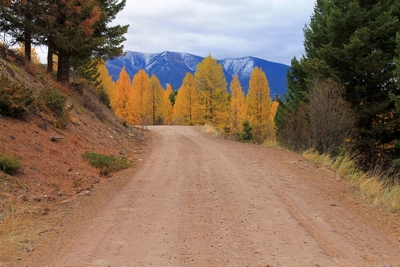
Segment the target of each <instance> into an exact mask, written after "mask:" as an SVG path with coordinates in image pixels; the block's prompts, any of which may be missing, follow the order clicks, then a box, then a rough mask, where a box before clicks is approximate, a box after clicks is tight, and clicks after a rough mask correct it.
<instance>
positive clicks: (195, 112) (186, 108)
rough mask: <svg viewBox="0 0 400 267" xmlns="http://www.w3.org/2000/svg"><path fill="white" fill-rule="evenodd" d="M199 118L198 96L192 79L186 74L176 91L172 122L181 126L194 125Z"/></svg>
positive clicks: (190, 75) (191, 76)
mask: <svg viewBox="0 0 400 267" xmlns="http://www.w3.org/2000/svg"><path fill="white" fill-rule="evenodd" d="M199 117H200V104H199V95H198V93H197V90H196V86H195V84H194V77H193V75H192V74H190V73H187V74H186V76H185V78H184V79H183V82H182V86H181V87H180V88H179V90H178V95H177V96H176V101H175V106H174V115H173V118H174V122H175V123H177V124H181V125H195V124H197V123H198V120H199Z"/></svg>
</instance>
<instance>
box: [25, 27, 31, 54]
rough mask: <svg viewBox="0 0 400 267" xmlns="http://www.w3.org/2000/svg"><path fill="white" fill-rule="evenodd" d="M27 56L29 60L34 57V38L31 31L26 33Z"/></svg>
mask: <svg viewBox="0 0 400 267" xmlns="http://www.w3.org/2000/svg"><path fill="white" fill-rule="evenodd" d="M25 56H26V58H27V59H28V61H31V59H32V39H31V35H30V34H29V33H27V32H26V33H25Z"/></svg>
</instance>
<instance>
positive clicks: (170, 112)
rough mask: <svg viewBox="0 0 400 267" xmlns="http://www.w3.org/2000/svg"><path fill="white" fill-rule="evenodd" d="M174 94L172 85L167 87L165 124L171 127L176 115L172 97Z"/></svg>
mask: <svg viewBox="0 0 400 267" xmlns="http://www.w3.org/2000/svg"><path fill="white" fill-rule="evenodd" d="M173 93H174V90H172V86H171V84H168V85H167V88H166V89H165V93H164V103H165V115H164V124H165V125H169V124H171V123H172V116H173V113H174V108H173V106H172V103H171V100H170V95H171V94H173Z"/></svg>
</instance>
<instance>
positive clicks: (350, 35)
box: [275, 0, 400, 181]
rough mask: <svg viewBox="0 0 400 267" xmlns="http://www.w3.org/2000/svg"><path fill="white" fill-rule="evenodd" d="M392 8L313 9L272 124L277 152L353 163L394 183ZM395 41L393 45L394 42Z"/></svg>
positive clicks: (398, 123) (351, 0) (397, 108)
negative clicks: (354, 158) (312, 152)
mask: <svg viewBox="0 0 400 267" xmlns="http://www.w3.org/2000/svg"><path fill="white" fill-rule="evenodd" d="M399 32H400V1H398V0H381V1H355V0H348V1H337V0H329V1H316V4H315V8H314V13H313V15H312V16H311V22H310V24H309V25H306V27H305V29H304V37H305V41H304V45H305V51H306V53H305V55H304V56H303V57H302V58H301V59H299V60H298V59H296V58H294V59H293V60H292V64H291V70H290V72H289V73H288V75H287V83H288V93H287V95H286V96H285V99H284V100H281V101H280V105H279V109H278V112H277V115H276V118H275V121H276V124H277V128H278V133H277V137H278V140H279V141H280V142H281V143H283V144H284V145H286V146H288V147H290V148H292V149H295V150H305V149H309V148H314V149H316V150H317V151H319V152H321V153H331V154H332V155H338V154H339V153H342V152H343V151H347V152H351V153H352V154H356V155H358V158H359V163H360V165H361V166H363V167H364V168H365V170H369V171H373V170H374V169H376V168H378V167H377V166H379V167H380V168H382V167H383V169H384V170H387V171H389V172H391V174H393V175H390V176H391V177H393V178H394V179H395V180H397V181H399V171H400V119H399V116H400V105H399V104H400V96H399V95H400V86H399V79H400V33H399ZM396 36H397V37H396Z"/></svg>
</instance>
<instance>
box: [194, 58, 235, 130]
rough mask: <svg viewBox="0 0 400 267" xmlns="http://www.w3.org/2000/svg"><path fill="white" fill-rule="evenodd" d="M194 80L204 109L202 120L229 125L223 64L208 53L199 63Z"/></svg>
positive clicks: (217, 124)
mask: <svg viewBox="0 0 400 267" xmlns="http://www.w3.org/2000/svg"><path fill="white" fill-rule="evenodd" d="M194 80H195V85H196V88H197V90H198V93H199V103H200V107H201V110H202V113H201V122H202V123H205V122H209V123H212V124H213V125H216V126H219V127H225V126H227V125H228V108H229V101H228V99H229V98H228V93H227V83H226V79H225V75H224V71H223V68H222V65H221V64H218V63H217V60H216V59H215V58H212V57H211V55H208V56H207V57H206V58H205V59H204V60H203V61H202V62H200V63H199V64H198V65H197V68H196V72H195V74H194Z"/></svg>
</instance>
